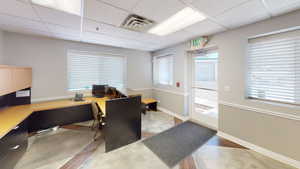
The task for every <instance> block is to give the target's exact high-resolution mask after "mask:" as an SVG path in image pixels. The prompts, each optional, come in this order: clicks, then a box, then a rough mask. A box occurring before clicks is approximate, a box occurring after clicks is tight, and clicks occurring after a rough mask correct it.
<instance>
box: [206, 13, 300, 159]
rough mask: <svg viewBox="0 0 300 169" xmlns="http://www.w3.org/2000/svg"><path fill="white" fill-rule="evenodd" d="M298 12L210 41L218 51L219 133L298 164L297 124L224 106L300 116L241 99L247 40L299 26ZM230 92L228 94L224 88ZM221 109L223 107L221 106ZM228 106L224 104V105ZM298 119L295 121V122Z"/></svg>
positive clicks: (290, 108)
mask: <svg viewBox="0 0 300 169" xmlns="http://www.w3.org/2000/svg"><path fill="white" fill-rule="evenodd" d="M299 18H300V11H296V12H293V13H290V14H288V15H284V16H280V17H276V18H273V19H270V20H266V21H263V22H259V23H256V24H251V25H248V26H245V27H241V28H239V29H234V30H231V31H227V32H224V33H220V34H218V35H215V36H213V37H212V41H211V44H215V45H217V46H218V51H219V84H218V85H219V101H220V103H221V105H220V116H219V123H220V124H219V130H220V131H222V132H225V133H227V134H230V135H232V136H234V137H237V138H240V139H242V140H245V141H248V142H250V143H253V144H256V145H259V146H261V147H264V148H266V149H268V150H271V151H274V152H277V153H280V154H283V155H286V156H288V157H291V158H293V159H295V160H300V151H299V148H298V147H299V142H300V135H299V134H298V133H299V131H300V130H299V129H300V121H299V120H291V119H286V118H283V117H278V116H273V115H267V114H262V113H257V112H255V111H249V110H247V111H246V110H242V109H239V108H234V107H228V106H225V105H226V103H229V104H236V105H242V106H247V107H251V108H256V109H257V108H258V109H262V110H267V111H268V112H279V113H282V114H291V115H296V116H298V117H299V116H300V107H299V106H298V107H297V106H289V105H283V104H272V103H266V102H260V101H253V100H249V99H246V98H245V93H246V88H245V79H246V76H245V74H246V57H247V54H246V50H247V41H248V38H249V37H252V36H255V35H259V34H263V33H268V32H273V31H278V30H282V29H287V28H291V27H295V26H300V20H299ZM226 87H227V88H230V90H229V91H227V90H225V88H226ZM222 103H223V104H225V105H223V104H222ZM227 105H228V104H227ZM298 119H299V118H298Z"/></svg>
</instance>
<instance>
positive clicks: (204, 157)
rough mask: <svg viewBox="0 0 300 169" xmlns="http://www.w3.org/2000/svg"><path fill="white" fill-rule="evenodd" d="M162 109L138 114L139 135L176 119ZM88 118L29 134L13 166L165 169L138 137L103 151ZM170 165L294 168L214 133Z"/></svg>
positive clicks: (159, 129)
mask: <svg viewBox="0 0 300 169" xmlns="http://www.w3.org/2000/svg"><path fill="white" fill-rule="evenodd" d="M180 122H181V121H180V120H179V119H176V118H174V117H172V116H170V115H167V114H165V113H162V112H148V113H147V114H146V115H143V118H142V130H143V137H144V139H146V138H147V137H150V136H152V135H154V134H156V133H159V132H162V131H164V130H167V129H168V128H170V127H172V126H174V125H175V124H178V123H180ZM88 126H90V122H87V123H80V124H74V125H70V126H64V127H62V128H59V129H58V130H57V131H51V132H47V133H42V134H37V135H33V136H31V137H30V139H29V144H30V146H29V149H28V151H27V153H26V154H25V155H24V157H23V158H22V159H21V160H20V162H19V163H18V164H17V166H16V169H168V168H169V167H168V166H167V165H166V164H164V163H163V162H162V161H161V160H160V159H159V158H158V157H157V156H156V155H155V154H154V153H153V152H151V150H149V149H148V148H147V147H146V146H145V145H144V144H143V143H142V142H141V141H138V142H136V143H133V144H130V145H128V146H124V147H122V148H120V149H117V150H115V151H112V152H109V153H104V152H105V147H104V140H103V138H102V137H101V136H100V137H99V139H98V140H97V141H93V135H94V132H93V131H91V130H90V128H89V127H88ZM173 169H295V168H293V167H290V166H287V165H285V164H282V163H280V162H277V161H275V160H273V159H270V158H268V157H265V156H263V155H261V154H258V153H256V152H254V151H252V150H248V149H246V148H244V147H242V146H239V145H237V144H235V143H232V142H230V141H228V140H225V139H222V138H219V137H217V136H215V137H214V138H212V139H211V140H210V141H209V142H208V143H207V144H205V145H204V146H202V147H201V148H199V149H198V150H197V151H195V152H194V153H193V154H192V155H191V156H189V157H187V158H186V159H183V160H182V161H181V162H180V163H179V164H178V165H177V166H175V167H174V168H173Z"/></svg>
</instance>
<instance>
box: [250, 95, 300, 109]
mask: <svg viewBox="0 0 300 169" xmlns="http://www.w3.org/2000/svg"><path fill="white" fill-rule="evenodd" d="M246 101H250V102H253V103H263V104H268V105H271V106H278V107H283V108H290V109H300V105H294V104H289V103H279V102H275V101H267V100H260V99H252V98H246Z"/></svg>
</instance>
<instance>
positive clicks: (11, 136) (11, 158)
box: [0, 120, 28, 169]
mask: <svg viewBox="0 0 300 169" xmlns="http://www.w3.org/2000/svg"><path fill="white" fill-rule="evenodd" d="M27 133H28V128H27V121H26V120H25V121H23V122H22V123H21V124H19V125H18V126H16V127H15V129H13V130H12V131H10V132H9V133H8V134H7V135H5V136H4V137H3V138H1V139H0V164H1V169H13V168H14V167H15V165H16V164H17V162H18V161H19V160H20V159H21V157H22V156H23V155H24V153H25V152H26V149H27V146H28V134H27Z"/></svg>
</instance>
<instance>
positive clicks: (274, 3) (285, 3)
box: [265, 0, 300, 16]
mask: <svg viewBox="0 0 300 169" xmlns="http://www.w3.org/2000/svg"><path fill="white" fill-rule="evenodd" d="M265 4H266V6H267V8H268V9H269V10H270V12H271V13H272V15H274V16H276V15H280V14H283V13H286V12H290V11H293V10H296V9H299V8H300V0H265Z"/></svg>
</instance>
